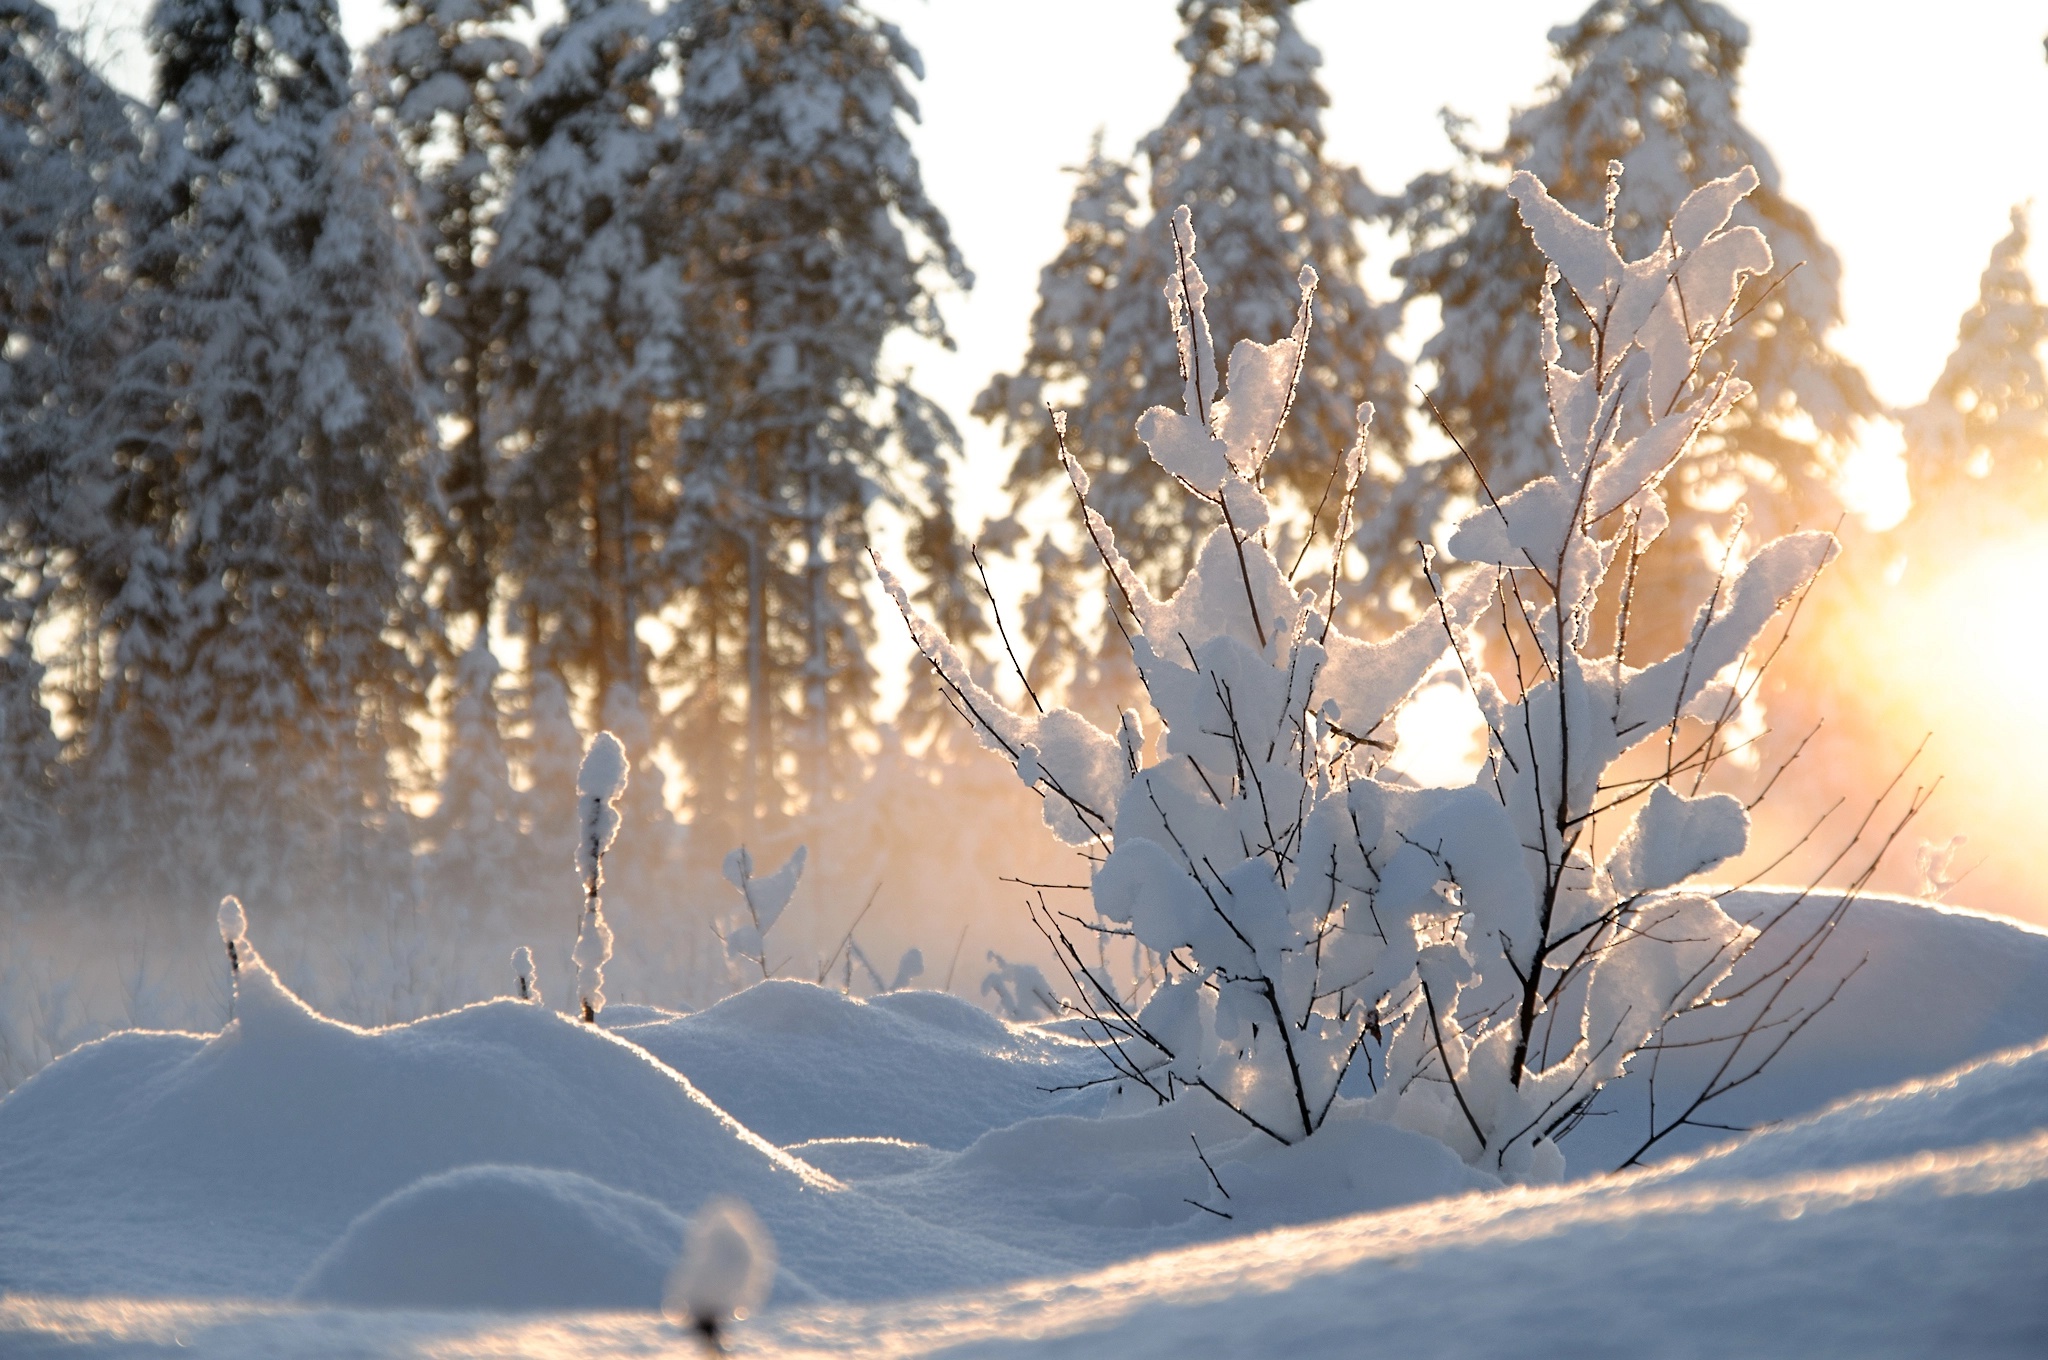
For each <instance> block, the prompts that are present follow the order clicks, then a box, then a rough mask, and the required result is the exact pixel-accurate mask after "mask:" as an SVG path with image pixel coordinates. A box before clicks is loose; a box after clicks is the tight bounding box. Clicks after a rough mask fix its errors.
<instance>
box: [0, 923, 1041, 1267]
mask: <svg viewBox="0 0 2048 1360" xmlns="http://www.w3.org/2000/svg"><path fill="white" fill-rule="evenodd" d="M240 978H241V982H240V987H239V996H238V1002H237V1018H236V1019H235V1020H234V1021H233V1022H231V1023H230V1024H229V1025H228V1026H227V1028H226V1029H224V1030H223V1031H222V1032H221V1033H220V1034H218V1035H215V1036H213V1037H211V1038H206V1037H202V1036H199V1035H189V1034H152V1033H125V1034H117V1035H114V1036H111V1037H109V1038H107V1039H103V1040H100V1041H98V1042H96V1043H92V1044H88V1045H86V1046H84V1047H83V1048H81V1049H79V1050H77V1051H75V1052H73V1053H71V1054H70V1055H68V1056H66V1057H64V1058H62V1059H60V1060H59V1061H57V1062H56V1063H53V1064H52V1065H51V1066H50V1067H48V1068H46V1069H45V1070H44V1071H42V1072H41V1073H39V1074H37V1075H36V1076H35V1077H34V1078H32V1079H30V1080H29V1081H28V1082H26V1083H24V1084H23V1085H22V1086H21V1087H20V1088H19V1089H18V1090H16V1091H15V1092H14V1093H13V1094H12V1095H10V1096H9V1097H8V1098H7V1099H6V1100H5V1101H4V1102H0V1204H5V1205H6V1206H7V1212H6V1213H5V1214H0V1289H13V1290H38V1291H52V1292H59V1293H67V1292H79V1291H87V1290H90V1291H118V1292H126V1293H141V1294H195V1295H209V1296H217V1295H227V1294H246V1295H254V1296H259V1297H261V1296H272V1297H275V1296H281V1295H284V1294H287V1293H289V1292H290V1291H291V1290H292V1289H293V1288H294V1287H295V1286H296V1285H297V1284H298V1283H299V1281H300V1279H301V1277H302V1276H304V1275H306V1273H307V1271H308V1269H309V1268H310V1267H311V1266H312V1265H313V1263H314V1261H315V1259H316V1258H318V1257H319V1256H320V1255H321V1253H322V1252H323V1251H325V1250H326V1249H327V1248H328V1247H329V1245H330V1244H332V1243H334V1242H335V1241H336V1239H337V1238H339V1237H340V1236H341V1235H342V1233H343V1231H344V1230H345V1229H347V1228H348V1227H349V1225H350V1224H351V1222H352V1221H354V1220H355V1219H356V1218H357V1216H358V1215H361V1214H363V1213H365V1212H366V1211H368V1210H370V1209H372V1207H373V1206H377V1205H378V1204H379V1202H380V1201H384V1200H385V1199H386V1198H387V1197H388V1196H392V1195H395V1194H398V1193H399V1192H401V1191H405V1190H406V1189H407V1187H409V1186H410V1187H416V1188H415V1191H414V1195H413V1197H412V1198H411V1199H408V1200H405V1201H402V1203H403V1204H408V1205H411V1206H412V1207H414V1208H417V1207H418V1206H419V1205H420V1204H422V1203H431V1202H435V1201H434V1200H433V1198H432V1197H431V1196H430V1195H429V1194H428V1188H427V1187H422V1186H416V1183H418V1182H421V1181H422V1180H423V1179H425V1178H430V1177H434V1176H437V1175H440V1174H442V1173H445V1172H450V1171H454V1170H456V1169H458V1168H461V1167H467V1166H479V1165H497V1166H522V1167H531V1168H538V1169H541V1170H546V1171H554V1172H567V1173H573V1174H575V1175H577V1176H581V1177H587V1178H589V1179H590V1180H592V1181H595V1182H598V1183H600V1184H601V1185H603V1186H605V1187H609V1188H610V1189H611V1190H613V1191H619V1192H624V1193H626V1194H629V1195H633V1196H639V1197H641V1198H643V1199H645V1200H647V1201H651V1202H652V1203H654V1204H657V1205H661V1206H665V1207H666V1208H667V1209H668V1210H670V1211H672V1212H675V1213H679V1214H687V1213H688V1212H690V1211H691V1210H693V1209H695V1208H696V1207H697V1206H698V1205H699V1204H701V1203H702V1202H703V1201H704V1200H706V1199H707V1198H709V1197H711V1196H712V1195H714V1194H726V1195H737V1196H740V1197H742V1198H744V1199H746V1200H747V1201H748V1202H749V1203H750V1204H752V1205H753V1206H754V1208H755V1210H756V1212H757V1213H759V1214H760V1216H761V1218H762V1219H763V1220H764V1221H765V1222H766V1223H767V1224H768V1226H769V1228H770V1230H771V1231H772V1232H773V1233H774V1234H775V1236H776V1238H777V1240H778V1242H779V1243H780V1245H781V1248H782V1253H783V1260H784V1262H785V1264H786V1265H787V1266H788V1268H789V1270H790V1272H791V1273H792V1274H793V1275H794V1276H796V1277H797V1278H799V1279H801V1280H803V1281H805V1282H807V1283H808V1284H809V1285H811V1286H813V1287H815V1288H817V1289H819V1290H821V1291H823V1292H825V1293H827V1294H829V1295H832V1296H835V1297H867V1296H878V1295H886V1294H891V1293H897V1292H901V1291H903V1290H905V1289H909V1288H947V1287H958V1286H963V1285H967V1284H972V1283H977V1282H986V1281H990V1280H994V1279H1000V1278H1010V1277H1014V1276H1015V1275H1017V1274H1020V1273H1030V1272H1032V1271H1034V1270H1036V1269H1042V1268H1043V1267H1044V1264H1045V1263H1043V1262H1041V1261H1038V1260H1035V1259H1033V1258H1029V1257H1025V1256H1022V1255H1020V1254H1018V1253H1016V1252H1014V1251H1012V1250H1010V1249H1007V1248H1005V1247H1003V1246H1001V1245H999V1244H994V1243H989V1242H986V1241H983V1240H978V1239H974V1238H970V1237H966V1236H964V1235H961V1234H958V1233H955V1232H953V1231H951V1230H949V1229H947V1228H945V1227H943V1226H934V1225H930V1224H925V1223H920V1222H918V1221H916V1220H913V1219H909V1218H907V1217H906V1216H904V1215H903V1214H902V1213H900V1212H899V1211H896V1210H893V1209H889V1208H887V1207H885V1206H881V1205H878V1204H876V1203H875V1202H873V1201H872V1200H870V1199H868V1198H867V1197H865V1196H863V1195H861V1194H858V1193H855V1192H851V1191H848V1190H847V1189H846V1188H845V1187H844V1186H842V1185H841V1184H840V1182H838V1181H836V1180H835V1179H833V1178H832V1177H830V1176H828V1175H826V1174H825V1173H824V1172H821V1171H819V1170H817V1169H816V1168H814V1167H812V1166H810V1165H808V1164H807V1163H805V1162H803V1161H801V1160H799V1159H798V1158H796V1157H793V1156H790V1155H789V1154H787V1153H784V1152H782V1151H780V1150H778V1149H777V1148H775V1147H774V1146H773V1145H772V1144H770V1143H769V1142H767V1141H766V1140H765V1139H763V1138H761V1137H760V1136H759V1135H758V1134H755V1133H753V1132H752V1131H750V1130H748V1129H747V1128H745V1127H744V1126H743V1125H741V1124H740V1123H739V1122H738V1121H736V1120H734V1119H733V1118H732V1117H731V1116H730V1115H728V1114H727V1113H725V1112H724V1111H723V1110H721V1109H719V1108H718V1107H717V1106H716V1105H715V1104H713V1103H712V1102H711V1101H710V1100H708V1099H706V1098H705V1097H704V1095H703V1094H702V1093H700V1092H699V1091H698V1090H697V1089H696V1088H695V1087H694V1086H692V1085H691V1084H690V1082H689V1081H688V1080H687V1079H686V1078H684V1077H683V1076H681V1075H679V1074H678V1073H677V1072H675V1071H674V1070H673V1069H671V1068H669V1067H667V1066H665V1065H663V1064H662V1063H660V1062H659V1061H657V1060H656V1059H654V1058H653V1057H651V1056H650V1055H649V1054H648V1053H647V1052H646V1051H645V1050H644V1049H641V1048H638V1047H636V1046H634V1045H633V1044H630V1043H627V1042H625V1041H623V1040H621V1039H618V1038H615V1037H614V1036H612V1035H611V1034H609V1033H607V1032H605V1031H604V1030H603V1029H601V1028H599V1027H596V1026H592V1025H582V1024H577V1023H574V1022H572V1021H570V1020H569V1019H567V1018H566V1017H563V1016H561V1015H558V1014H555V1013H554V1012H551V1011H548V1010H544V1009H542V1008H540V1007H538V1006H534V1005H530V1004H527V1003H523V1002H517V1001H509V1000H508V1001H494V1002H486V1003H483V1004H479V1005H475V1006H470V1007H466V1008H464V1009H462V1010H458V1011H453V1012H450V1013H448V1014H445V1015H439V1016H434V1017H432V1018H430V1019H427V1020H422V1021H419V1022H417V1023H415V1024H411V1025H403V1026H397V1027H394V1028H391V1029H386V1030H376V1031H366V1030H359V1029H355V1028H352V1027H350V1026H347V1025H342V1024H337V1023H335V1022H334V1021H331V1020H328V1019H325V1018H324V1017H321V1016H319V1015H316V1014H315V1013H313V1012H312V1011H311V1010H309V1009H307V1008H306V1007H305V1006H304V1005H303V1004H302V1003H301V1002H300V1001H299V1000H298V998H296V997H295V996H293V995H292V994H291V993H290V992H289V991H287V990H286V989H285V988H284V987H283V986H282V985H281V984H280V983H279V982H278V981H277V980H276V978H275V976H274V975H272V974H271V973H270V971H269V969H268V968H267V967H265V966H264V965H263V964H262V963H261V961H260V960H258V959H254V958H252V957H244V959H243V961H242V964H241V973H240ZM558 1184H559V1183H558ZM445 1192H446V1187H445V1186H444V1187H442V1189H441V1192H439V1193H442V1194H443V1195H444V1196H445ZM422 1197H425V1198H422ZM387 1210H388V1211H389V1212H397V1208H396V1207H394V1206H387ZM359 1227H360V1228H362V1229H363V1230H364V1231H368V1230H369V1229H368V1228H367V1227H365V1226H364V1225H359ZM848 1242H861V1243H865V1244H870V1245H869V1247H868V1248H866V1249H862V1250H849V1249H847V1246H846V1244H847V1243H848ZM595 1301H597V1300H593V1302H595Z"/></svg>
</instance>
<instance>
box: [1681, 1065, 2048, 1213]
mask: <svg viewBox="0 0 2048 1360" xmlns="http://www.w3.org/2000/svg"><path fill="white" fill-rule="evenodd" d="M2042 1129H2048V1040H2043V1041H2041V1042H2039V1043H2036V1044H2032V1045H2029V1046H2028V1047H2025V1048H2019V1049H2013V1050H2011V1051H2009V1052H2005V1053H2000V1054H1996V1055H1994V1056H1992V1057H1989V1058H1985V1059H1982V1060H1981V1061H1978V1062H1974V1063H1971V1064H1969V1065H1967V1066H1965V1067H1961V1068H1958V1069H1956V1070H1955V1071H1953V1072H1946V1073H1943V1074H1942V1075H1941V1076H1938V1077H1929V1078H1926V1079H1923V1080H1920V1081H1909V1082H1906V1083H1904V1084H1903V1085H1900V1086H1896V1087H1893V1088H1892V1089H1890V1090H1886V1091H1872V1092H1868V1093H1866V1094H1863V1095H1860V1096H1855V1097H1852V1098H1851V1099H1848V1100H1845V1101H1842V1102H1840V1103H1839V1104H1836V1105H1834V1106H1832V1107H1830V1108H1829V1109H1826V1110H1823V1111H1822V1112H1821V1113H1819V1114H1817V1115H1814V1116H1812V1117H1811V1118H1808V1119H1802V1120H1799V1121H1797V1122H1795V1123H1790V1124H1783V1125H1778V1126H1775V1127H1771V1128H1766V1129H1761V1130H1759V1131H1757V1132H1756V1133H1754V1134H1752V1135H1750V1136H1749V1137H1747V1138H1742V1139H1738V1140H1733V1141H1730V1142H1727V1143H1724V1144H1722V1145H1721V1146H1719V1147H1717V1148H1712V1149H1709V1150H1708V1151H1706V1152H1704V1153H1701V1154H1700V1155H1699V1156H1698V1157H1696V1158H1688V1159H1685V1160H1683V1161H1679V1162H1676V1163H1673V1164H1672V1165H1671V1166H1670V1167H1668V1168H1661V1170H1665V1171H1666V1172H1667V1174H1668V1175H1670V1176H1671V1177H1672V1178H1673V1179H1683V1180H1734V1179H1747V1178H1752V1177H1758V1176H1772V1175H1780V1174H1784V1173H1786V1172H1791V1171H1816V1170H1824V1169H1830V1168H1834V1167H1844V1166H1855V1165H1857V1164H1859V1163H1862V1162H1875V1161H1883V1160H1886V1159H1889V1158H1896V1157H1909V1156H1911V1155H1913V1154H1914V1153H1920V1152H1933V1151H1943V1150H1947V1149H1952V1148H1966V1147H1973V1146H1976V1145H1978V1144H1981V1143H1992V1142H2004V1141H2011V1140H2014V1139H2024V1138H2027V1137H2029V1136H2031V1135H2033V1134H2034V1133H2036V1132H2037V1131H2039V1130H2042Z"/></svg>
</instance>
